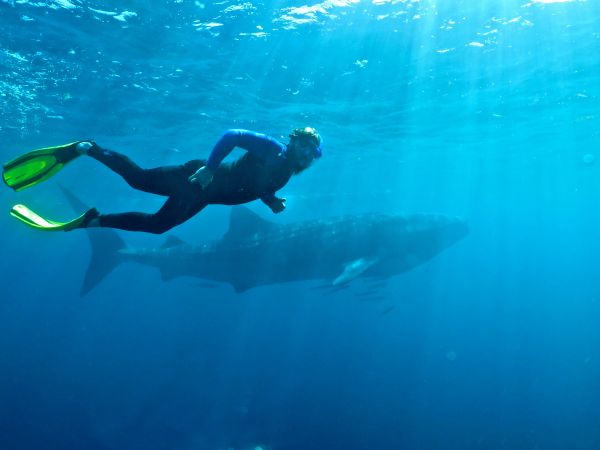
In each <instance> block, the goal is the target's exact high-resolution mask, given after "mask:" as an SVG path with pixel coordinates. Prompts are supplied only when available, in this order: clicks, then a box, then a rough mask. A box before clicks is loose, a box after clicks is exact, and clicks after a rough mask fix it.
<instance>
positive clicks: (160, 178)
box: [88, 130, 294, 234]
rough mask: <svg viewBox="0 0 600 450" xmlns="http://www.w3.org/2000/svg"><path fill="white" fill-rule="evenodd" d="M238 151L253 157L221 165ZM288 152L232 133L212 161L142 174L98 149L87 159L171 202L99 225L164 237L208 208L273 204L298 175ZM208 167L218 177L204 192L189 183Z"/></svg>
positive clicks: (105, 218) (107, 217) (264, 139)
mask: <svg viewBox="0 0 600 450" xmlns="http://www.w3.org/2000/svg"><path fill="white" fill-rule="evenodd" d="M236 146H238V147H241V148H244V149H246V150H248V152H247V153H246V154H245V155H243V156H242V157H241V158H239V159H238V160H237V161H235V162H233V163H222V164H221V163H220V162H221V160H222V159H223V158H225V156H226V155H227V154H228V153H229V152H230V151H231V150H232V149H233V147H236ZM285 150H286V146H285V145H283V144H281V143H279V142H277V141H276V140H274V139H273V138H270V137H268V136H266V135H261V134H257V133H253V132H251V131H245V130H229V131H228V132H227V133H225V134H224V135H223V137H222V138H221V139H220V140H219V142H218V143H217V145H215V148H214V149H213V152H212V153H211V156H210V157H209V159H208V161H205V160H192V161H188V162H187V163H185V164H182V165H178V166H163V167H157V168H154V169H142V168H141V167H139V166H138V165H137V164H135V163H134V162H133V161H132V160H130V159H129V158H128V157H127V156H125V155H122V154H120V153H117V152H113V151H111V150H106V149H103V148H101V147H99V146H98V145H94V146H93V147H92V148H91V149H90V150H89V152H88V155H89V156H91V157H92V158H94V159H96V160H98V161H100V162H101V163H103V164H104V165H106V166H107V167H108V168H110V169H111V170H113V171H114V172H116V173H118V174H119V175H121V176H122V177H123V179H124V180H125V181H126V182H127V183H128V184H129V185H130V186H131V187H133V188H135V189H138V190H140V191H144V192H149V193H152V194H158V195H164V196H166V197H168V199H167V201H166V202H165V203H164V205H163V206H162V207H161V208H160V209H159V210H158V211H157V212H156V213H154V214H146V213H141V212H127V213H121V214H101V215H100V216H99V221H100V226H102V227H110V228H119V229H122V230H130V231H145V232H148V233H157V234H160V233H164V232H165V231H167V230H169V229H171V228H173V227H174V226H176V225H179V224H181V223H183V222H185V221H186V220H188V219H190V218H191V217H193V216H194V215H195V214H197V213H198V212H200V211H201V210H202V209H203V208H204V207H205V206H206V205H211V204H221V205H238V204H241V203H247V202H250V201H253V200H257V199H262V200H263V202H265V203H266V204H267V205H269V204H270V202H271V201H272V200H273V199H274V197H275V192H276V191H277V190H279V189H281V188H282V187H283V186H285V184H286V183H287V182H288V181H289V179H290V177H291V176H292V174H293V173H294V172H293V168H292V167H291V165H290V164H289V162H288V160H287V158H286V155H285ZM204 165H208V167H209V168H211V169H212V170H213V172H214V177H213V180H212V182H211V183H210V184H209V185H208V186H206V187H205V188H204V189H202V187H201V186H200V185H199V184H196V183H192V182H190V181H189V177H190V176H191V175H193V174H194V173H195V172H196V171H197V170H198V169H199V168H201V167H202V166H204ZM211 166H212V167H211Z"/></svg>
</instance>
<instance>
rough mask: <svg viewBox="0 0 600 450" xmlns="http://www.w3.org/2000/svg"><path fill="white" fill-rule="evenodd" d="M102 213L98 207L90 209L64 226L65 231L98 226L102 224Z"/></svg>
mask: <svg viewBox="0 0 600 450" xmlns="http://www.w3.org/2000/svg"><path fill="white" fill-rule="evenodd" d="M99 217H100V213H99V212H98V210H97V209H96V208H91V209H88V210H87V211H86V212H85V214H84V215H83V216H81V217H79V218H77V219H75V220H72V221H71V222H69V223H68V224H65V226H64V227H63V230H64V231H73V230H77V229H78V228H96V227H99V226H100V218H99Z"/></svg>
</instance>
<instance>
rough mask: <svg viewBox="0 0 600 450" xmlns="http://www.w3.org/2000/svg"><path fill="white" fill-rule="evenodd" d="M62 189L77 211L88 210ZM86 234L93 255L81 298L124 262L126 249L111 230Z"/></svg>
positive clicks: (98, 230)
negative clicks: (123, 251)
mask: <svg viewBox="0 0 600 450" xmlns="http://www.w3.org/2000/svg"><path fill="white" fill-rule="evenodd" d="M61 189H62V191H63V194H64V195H65V197H67V200H68V201H69V203H70V204H71V206H72V207H73V209H75V211H81V210H85V209H86V208H87V206H86V205H85V204H84V203H83V202H82V201H81V200H80V199H79V198H77V197H76V196H75V194H73V193H72V192H71V191H69V190H68V189H66V188H64V187H61ZM85 232H86V233H87V235H88V238H89V239H90V244H91V246H92V255H91V257H90V263H89V265H88V268H87V271H86V273H85V278H84V280H83V284H82V285H81V291H80V295H81V296H84V295H86V294H87V293H88V292H90V291H91V290H92V289H93V288H94V287H96V285H98V284H99V283H100V282H101V281H102V280H103V279H104V278H105V277H106V276H107V275H108V274H109V273H110V272H112V270H113V269H114V268H115V267H117V266H118V265H119V264H120V263H121V262H122V261H123V255H122V254H121V253H120V252H119V250H121V249H123V248H126V244H125V242H124V241H123V239H121V238H120V236H119V235H118V234H117V232H116V231H114V230H113V229H111V228H86V229H85Z"/></svg>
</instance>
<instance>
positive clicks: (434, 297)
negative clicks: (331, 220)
mask: <svg viewBox="0 0 600 450" xmlns="http://www.w3.org/2000/svg"><path fill="white" fill-rule="evenodd" d="M0 118H1V120H0V156H1V158H0V159H1V161H0V162H6V161H9V160H10V159H12V158H14V157H16V156H17V155H19V154H22V153H24V152H26V151H28V150H32V149H36V148H41V147H47V146H52V145H58V144H63V143H67V142H73V141H76V140H81V139H94V140H95V141H96V142H98V143H99V144H100V145H102V146H104V147H107V148H110V149H114V150H116V151H119V152H122V153H125V154H127V155H128V156H129V157H131V158H132V159H133V160H135V161H136V162H138V163H139V164H140V165H142V166H144V167H154V166H159V165H164V164H179V163H183V162H185V161H188V160H191V159H198V158H205V157H207V156H208V154H209V153H210V151H211V149H212V147H213V145H214V144H215V142H216V141H217V140H218V139H219V137H220V136H221V135H222V134H223V132H224V131H225V130H227V129H230V128H242V129H249V130H254V131H257V132H262V133H267V134H269V135H271V136H273V137H274V138H276V139H278V140H281V141H282V142H287V139H288V137H287V136H288V134H289V132H290V130H292V129H293V128H295V127H300V126H312V127H315V128H317V129H318V131H319V133H320V134H321V135H322V136H323V138H324V147H323V157H322V158H321V159H320V160H318V161H316V162H315V164H314V165H313V166H312V167H311V168H310V169H308V170H307V171H306V172H304V173H302V174H300V175H299V176H297V177H294V178H293V179H292V180H291V181H290V183H288V185H287V186H286V187H285V188H283V189H282V190H281V191H280V194H281V195H282V196H283V197H286V198H287V209H286V211H285V212H283V213H282V214H279V215H273V214H272V213H271V211H270V210H269V209H268V208H267V207H266V206H264V205H263V204H262V203H261V202H254V203H252V204H249V205H248V207H249V208H250V209H251V210H252V211H253V212H255V213H256V214H258V215H259V216H261V217H262V218H263V219H265V220H269V221H272V222H274V223H278V224H292V223H296V222H302V221H304V220H316V219H322V218H327V217H331V216H338V215H355V214H363V213H384V214H396V213H406V214H413V213H421V212H425V213H435V214H443V215H447V216H452V217H454V216H460V217H463V218H465V219H466V220H468V223H469V229H470V233H469V235H468V236H466V237H465V238H464V239H463V240H462V241H460V242H457V243H456V244H455V245H453V246H451V247H450V248H448V249H447V250H445V251H444V252H442V253H440V254H439V255H437V256H435V257H434V258H433V259H431V260H430V261H428V262H426V263H425V264H422V265H420V266H419V267H417V268H415V269H414V270H411V271H408V272H406V273H404V274H401V275H398V276H393V277H389V278H385V279H383V280H369V279H356V280H353V281H351V282H350V283H349V284H348V285H346V286H343V288H340V289H330V288H323V287H322V286H323V284H326V283H331V280H308V281H299V282H293V283H281V284H273V285H266V286H259V287H254V288H253V289H250V290H247V291H245V292H242V293H237V292H235V290H234V289H233V288H232V287H231V286H230V285H228V284H221V283H213V282H210V283H209V282H206V281H203V280H199V279H197V278H191V277H178V278H174V279H170V280H163V279H161V274H160V272H159V271H158V270H156V269H155V268H152V267H147V266H142V265H137V264H134V263H126V264H122V265H120V266H118V267H116V268H115V269H114V270H113V271H112V272H111V273H109V274H108V275H107V276H106V278H105V279H104V280H103V281H102V282H101V283H99V284H98V285H97V286H95V287H94V289H92V290H91V291H90V292H89V293H87V294H86V295H84V296H81V295H80V291H81V289H82V283H83V281H84V277H85V274H86V271H87V267H88V264H89V263H90V258H91V257H92V251H91V248H90V243H89V239H88V237H87V233H86V232H85V231H82V230H75V231H73V232H70V233H62V232H61V233H44V232H41V231H37V230H33V229H31V228H28V227H26V226H25V225H24V224H22V223H20V222H18V221H17V220H15V219H13V218H11V217H10V216H9V214H8V211H9V210H10V208H11V206H12V205H14V204H16V203H24V204H26V205H28V206H29V207H31V208H32V209H33V210H34V211H39V212H40V214H42V215H44V216H48V217H50V218H53V219H57V220H66V219H69V218H72V217H74V216H75V215H76V214H80V213H81V212H82V211H74V210H73V209H72V208H71V206H70V204H69V203H68V201H67V199H66V198H65V196H64V194H63V190H62V189H63V188H66V189H68V190H69V191H71V192H74V193H76V195H77V196H78V197H79V198H81V199H82V201H83V202H84V203H85V204H87V205H90V206H95V207H97V208H98V209H99V210H100V211H102V212H123V211H131V210H135V211H146V212H153V211H155V210H157V209H158V208H159V207H160V206H161V204H162V202H163V201H164V198H161V197H158V196H155V195H150V194H146V193H143V192H140V191H135V190H133V189H131V188H130V187H129V186H128V185H127V184H126V183H125V182H123V180H122V179H120V178H119V177H118V176H117V175H115V174H113V173H112V172H110V171H109V170H107V169H106V168H105V167H104V166H102V165H101V164H98V163H97V162H96V161H94V160H92V159H91V158H80V159H79V160H77V161H75V162H73V163H71V164H69V166H68V167H66V168H65V169H64V170H62V171H61V172H60V173H59V174H57V175H56V176H55V177H53V178H52V179H51V180H48V181H46V182H44V183H42V184H40V185H37V186H34V187H32V188H30V189H26V190H23V191H21V192H17V193H15V192H13V191H12V190H10V189H9V188H8V187H6V186H3V191H2V195H0V211H3V212H4V213H2V214H0V230H1V231H2V233H1V234H0V243H1V247H0V248H1V249H2V258H1V260H0V268H1V269H2V271H1V274H2V275H1V276H0V279H1V280H2V293H1V294H0V449H2V450H13V449H14V450H23V449H25V450H27V449H111V450H112V449H140V450H141V449H144V450H146V449H147V450H153V449H174V450H204V449H209V450H227V449H232V450H300V449H302V450H306V449H311V450H312V449H317V450H320V449H327V450H329V449H343V450H354V449H358V450H366V449H383V450H396V449H411V450H412V449H422V450H434V449H453V450H454V449H461V450H466V449H486V450H489V449H527V450H546V449H598V448H600V282H599V281H598V280H600V266H599V264H598V255H599V254H600V231H599V230H600V212H599V208H598V205H599V204H600V201H599V200H600V161H598V158H599V157H600V147H599V137H600V4H598V2H597V1H594V0H587V1H585V0H579V1H578V0H520V1H516V0H502V1H499V0H497V1H492V0H479V1H475V0H473V1H467V0H456V1H441V0H370V1H363V0H325V1H324V2H322V3H316V2H309V3H302V2H297V3H294V2H293V1H291V0H283V1H268V0H265V1H261V2H254V1H244V0H241V1H236V0H223V1H219V2H215V3H209V2H203V1H198V0H197V1H192V0H152V1H149V0H146V1H143V0H128V1H121V2H108V1H105V0H94V1H84V0H39V1H35V0H29V1H28V0H0ZM242 153H243V152H242V150H236V151H235V152H234V154H233V155H232V156H231V158H235V157H237V156H240V155H241V154H242ZM230 209H231V208H230V207H228V206H209V207H207V208H206V209H205V210H204V211H202V212H201V213H200V214H198V215H197V216H195V217H194V218H192V219H191V220H189V221H188V222H186V223H184V224H183V225H180V226H179V227H177V228H175V229H173V230H171V231H169V232H168V233H167V234H166V235H163V236H158V235H151V234H144V233H131V232H119V236H120V237H121V238H122V239H123V240H124V241H125V242H126V243H127V245H128V246H131V247H160V246H161V245H162V244H163V242H164V241H165V240H166V239H167V236H175V237H177V238H178V239H182V240H184V241H185V242H188V243H190V244H195V245H202V244H203V243H206V242H210V241H213V240H215V239H220V238H221V237H222V236H223V235H224V234H225V233H226V232H227V229H228V221H229V214H230ZM269 270H273V272H276V271H278V270H281V267H272V268H270V269H269Z"/></svg>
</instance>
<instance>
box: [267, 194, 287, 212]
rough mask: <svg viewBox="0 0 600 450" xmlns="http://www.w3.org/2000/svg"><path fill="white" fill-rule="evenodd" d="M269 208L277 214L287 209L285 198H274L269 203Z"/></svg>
mask: <svg viewBox="0 0 600 450" xmlns="http://www.w3.org/2000/svg"><path fill="white" fill-rule="evenodd" d="M269 208H271V211H273V212H274V213H275V214H279V213H280V212H282V211H283V210H284V209H285V198H279V197H275V198H273V200H271V202H270V203H269Z"/></svg>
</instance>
